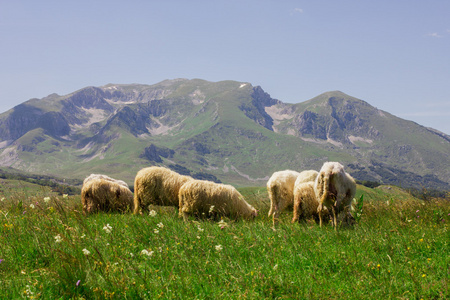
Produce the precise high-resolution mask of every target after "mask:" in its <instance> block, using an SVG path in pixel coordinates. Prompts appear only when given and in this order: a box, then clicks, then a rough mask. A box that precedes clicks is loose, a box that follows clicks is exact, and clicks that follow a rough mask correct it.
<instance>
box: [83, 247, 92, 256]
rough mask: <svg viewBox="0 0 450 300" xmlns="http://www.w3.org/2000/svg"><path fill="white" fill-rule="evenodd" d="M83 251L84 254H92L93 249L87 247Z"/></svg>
mask: <svg viewBox="0 0 450 300" xmlns="http://www.w3.org/2000/svg"><path fill="white" fill-rule="evenodd" d="M82 251H83V254H84V255H90V254H91V251H89V250H88V249H86V248H84V249H83V250H82Z"/></svg>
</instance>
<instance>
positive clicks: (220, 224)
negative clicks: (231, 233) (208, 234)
mask: <svg viewBox="0 0 450 300" xmlns="http://www.w3.org/2000/svg"><path fill="white" fill-rule="evenodd" d="M218 225H219V227H220V229H224V228H225V227H228V224H227V222H225V221H224V220H220V222H219V223H218Z"/></svg>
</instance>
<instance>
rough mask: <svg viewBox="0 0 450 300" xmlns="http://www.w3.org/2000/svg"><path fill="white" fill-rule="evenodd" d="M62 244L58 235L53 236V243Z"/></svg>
mask: <svg viewBox="0 0 450 300" xmlns="http://www.w3.org/2000/svg"><path fill="white" fill-rule="evenodd" d="M61 242H62V238H61V236H60V235H59V234H58V235H56V236H55V243H61Z"/></svg>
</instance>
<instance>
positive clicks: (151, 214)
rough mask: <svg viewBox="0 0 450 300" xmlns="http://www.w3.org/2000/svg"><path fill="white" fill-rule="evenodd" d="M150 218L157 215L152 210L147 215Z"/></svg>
mask: <svg viewBox="0 0 450 300" xmlns="http://www.w3.org/2000/svg"><path fill="white" fill-rule="evenodd" d="M148 215H149V216H150V217H156V215H157V213H156V211H154V210H153V209H152V210H151V211H150V212H149V213H148Z"/></svg>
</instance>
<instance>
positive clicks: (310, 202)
mask: <svg viewBox="0 0 450 300" xmlns="http://www.w3.org/2000/svg"><path fill="white" fill-rule="evenodd" d="M318 207H319V200H318V199H317V197H316V193H315V190H314V181H308V182H301V183H299V184H296V185H295V187H294V215H293V218H292V223H295V222H297V221H300V220H306V219H310V218H313V219H314V220H316V221H318V220H319V215H318V212H317V208H318ZM325 210H326V208H325ZM327 212H328V211H327Z"/></svg>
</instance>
